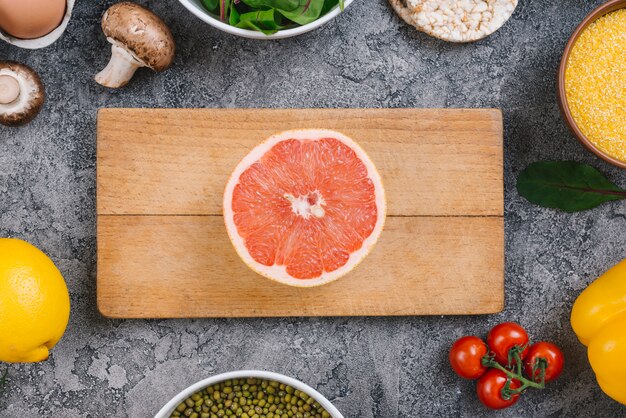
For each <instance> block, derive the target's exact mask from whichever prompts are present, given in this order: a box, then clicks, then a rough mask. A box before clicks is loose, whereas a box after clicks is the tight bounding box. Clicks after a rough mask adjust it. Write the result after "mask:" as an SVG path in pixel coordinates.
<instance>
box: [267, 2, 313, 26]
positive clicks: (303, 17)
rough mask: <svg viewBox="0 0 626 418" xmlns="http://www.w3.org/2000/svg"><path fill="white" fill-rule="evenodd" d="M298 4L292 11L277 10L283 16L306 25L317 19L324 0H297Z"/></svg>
mask: <svg viewBox="0 0 626 418" xmlns="http://www.w3.org/2000/svg"><path fill="white" fill-rule="evenodd" d="M298 1H299V3H300V5H299V6H298V7H297V8H296V9H295V10H292V11H286V10H278V12H279V13H280V14H282V15H283V16H285V17H286V18H287V19H289V20H291V21H292V22H296V23H297V24H298V25H306V24H308V23H311V22H313V21H315V20H317V19H318V18H319V17H320V16H321V14H322V8H323V7H324V0H298Z"/></svg>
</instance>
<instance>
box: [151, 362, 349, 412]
mask: <svg viewBox="0 0 626 418" xmlns="http://www.w3.org/2000/svg"><path fill="white" fill-rule="evenodd" d="M222 417H233V418H343V415H341V413H340V412H339V411H338V410H337V408H335V407H334V406H333V404H331V403H330V401H329V400H328V399H326V398H325V397H324V396H323V395H322V394H320V393H319V392H318V391H316V390H315V389H313V388H312V387H310V386H308V385H306V384H304V383H302V382H300V381H298V380H296V379H293V378H291V377H288V376H284V375H282V374H278V373H273V372H267V371H260V370H241V371H236V372H228V373H223V374H220V375H217V376H213V377H209V378H208V379H204V380H201V381H199V382H197V383H195V384H193V385H191V386H189V387H188V388H187V389H185V390H183V391H182V392H180V393H179V394H178V395H176V396H175V397H174V398H173V399H172V400H170V401H169V402H168V403H167V404H166V405H165V406H164V407H163V408H161V410H160V411H159V412H158V413H157V414H156V415H155V418H222Z"/></svg>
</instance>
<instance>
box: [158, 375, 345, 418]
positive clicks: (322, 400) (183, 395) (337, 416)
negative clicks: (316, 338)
mask: <svg viewBox="0 0 626 418" xmlns="http://www.w3.org/2000/svg"><path fill="white" fill-rule="evenodd" d="M246 377H252V378H257V379H267V380H275V381H277V382H279V383H284V384H286V385H289V386H291V387H293V388H294V389H298V390H300V391H302V392H304V393H306V394H307V395H309V396H310V397H312V398H314V399H315V400H316V401H317V402H319V404H320V405H322V406H323V407H324V409H326V411H328V413H330V415H331V416H332V417H333V418H344V417H343V415H341V412H339V410H337V408H335V406H334V405H333V404H332V403H330V401H329V400H328V399H326V397H324V395H322V394H321V393H319V392H318V391H316V390H315V389H313V388H312V387H310V386H309V385H307V384H306V383H303V382H301V381H299V380H296V379H294V378H292V377H289V376H285V375H283V374H280V373H274V372H268V371H264V370H237V371H233V372H226V373H221V374H218V375H215V376H212V377H209V378H206V379H203V380H200V381H199V382H196V383H194V384H193V385H191V386H189V387H188V388H187V389H184V390H183V391H181V392H180V393H179V394H178V395H176V396H174V397H173V398H172V400H170V401H169V402H168V403H166V404H165V406H163V408H161V410H160V411H159V412H157V414H156V415H155V416H154V418H169V417H170V415H171V414H172V412H173V411H174V409H175V408H176V407H177V406H178V404H180V403H181V402H182V401H184V400H185V399H187V398H188V397H190V396H191V395H193V394H194V393H196V392H198V391H200V390H202V389H204V388H206V387H207V386H210V385H214V384H216V383H220V382H223V381H225V380H230V379H241V378H246Z"/></svg>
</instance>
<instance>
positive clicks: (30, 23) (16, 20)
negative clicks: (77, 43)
mask: <svg viewBox="0 0 626 418" xmlns="http://www.w3.org/2000/svg"><path fill="white" fill-rule="evenodd" d="M66 7H67V4H66V0H0V29H2V31H4V32H6V33H7V34H9V35H11V36H14V37H16V38H22V39H35V38H40V37H42V36H44V35H47V34H49V33H50V32H52V31H53V30H54V29H56V28H57V27H58V26H59V25H60V24H61V21H62V20H63V16H64V15H65V8H66Z"/></svg>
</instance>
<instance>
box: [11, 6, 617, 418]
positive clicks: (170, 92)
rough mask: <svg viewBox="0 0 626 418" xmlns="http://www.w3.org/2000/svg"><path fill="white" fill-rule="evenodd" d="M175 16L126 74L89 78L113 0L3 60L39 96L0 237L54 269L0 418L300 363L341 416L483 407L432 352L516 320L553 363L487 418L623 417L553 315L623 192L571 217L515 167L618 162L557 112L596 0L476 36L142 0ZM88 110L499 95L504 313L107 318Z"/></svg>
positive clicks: (375, 10) (85, 412) (601, 260)
mask: <svg viewBox="0 0 626 418" xmlns="http://www.w3.org/2000/svg"><path fill="white" fill-rule="evenodd" d="M139 2H140V3H142V4H144V5H146V6H148V7H150V8H152V9H153V10H155V11H156V12H157V13H158V14H159V15H161V16H162V17H163V18H164V20H165V21H166V22H167V23H168V24H169V25H170V27H171V28H172V30H173V32H174V34H175V37H176V40H177V42H178V51H179V52H178V56H177V57H176V60H175V63H174V65H173V67H172V68H171V69H170V70H169V71H168V72H166V73H163V74H159V75H157V74H152V73H151V72H150V71H148V70H140V71H139V72H138V73H137V75H136V76H135V78H134V79H133V81H132V82H131V84H130V85H129V86H128V87H126V88H124V89H121V90H118V91H115V90H106V89H104V88H102V87H100V86H98V85H97V84H95V83H94V82H93V81H92V77H93V75H94V74H95V73H96V72H97V71H98V70H99V69H101V68H102V67H104V65H105V64H106V61H107V59H108V46H107V43H106V41H105V39H104V36H103V35H102V34H101V31H100V27H99V19H100V16H101V15H102V13H103V12H104V10H105V9H106V8H107V7H108V6H109V5H110V4H111V3H112V2H111V1H109V0H107V1H99V2H87V1H82V2H79V3H78V5H77V8H76V11H75V14H74V17H73V19H72V21H71V23H70V26H69V29H68V31H67V33H66V34H65V35H64V36H63V38H62V39H61V40H60V41H58V42H57V43H56V44H54V45H53V46H51V47H49V48H46V49H43V50H38V51H27V50H20V49H17V48H14V47H11V46H9V45H6V44H1V45H0V58H1V59H12V60H16V61H21V62H24V63H26V64H29V65H31V66H32V67H33V68H35V69H36V70H37V71H39V73H40V74H41V76H42V78H43V80H44V82H45V84H46V88H47V93H48V100H47V103H46V105H45V108H44V109H43V112H42V113H41V115H40V116H39V117H38V118H37V119H36V120H35V121H34V122H33V123H31V124H30V125H28V126H26V127H23V128H19V129H9V128H0V236H14V237H20V238H23V239H26V240H28V241H30V242H32V243H34V244H35V245H37V246H38V247H40V248H41V249H43V250H44V251H45V252H47V253H48V254H49V255H50V256H51V257H52V258H53V260H54V261H55V262H56V263H57V265H58V267H59V268H60V270H61V271H62V272H63V274H64V276H65V278H66V280H67V282H68V285H69V288H70V291H71V297H72V317H71V320H70V324H69V327H68V331H67V333H66V335H65V337H64V338H63V340H62V341H61V342H60V343H59V345H58V346H57V347H56V348H55V349H54V350H53V353H52V357H51V358H50V360H49V361H46V362H43V363H40V364H23V365H12V366H10V379H9V381H8V385H7V388H6V392H5V393H4V394H3V395H2V396H1V397H0V416H1V417H11V418H13V417H39V416H46V417H103V416H106V417H148V416H151V415H153V414H154V413H155V412H156V411H157V410H158V409H159V408H160V407H161V406H162V404H164V403H165V402H166V400H167V399H169V398H170V397H171V396H173V395H174V394H175V393H177V392H178V391H179V390H181V389H182V388H184V387H186V386H187V385H189V384H191V383H193V382H195V381H197V380H199V379H202V378H204V377H207V376H210V375H213V374H215V373H219V372H223V371H228V370H234V369H246V368H255V369H268V370H273V371H277V372H282V373H285V374H288V375H291V376H294V377H297V378H299V379H301V380H303V381H305V382H307V383H309V384H310V385H312V386H314V387H316V388H318V390H320V391H321V392H322V393H323V394H325V395H326V396H328V397H329V398H330V399H331V400H332V401H333V402H334V403H335V404H336V406H337V407H338V408H339V409H340V410H341V411H342V412H343V413H344V414H345V416H346V417H363V418H368V417H422V416H434V417H448V416H467V417H470V416H472V417H473V416H490V415H491V414H490V413H489V412H488V411H486V410H485V409H484V408H483V407H482V406H481V404H480V403H479V402H478V401H477V400H476V396H475V394H474V386H473V383H471V382H467V381H461V380H460V379H458V378H457V377H456V376H455V375H454V374H453V373H452V372H451V370H450V368H449V366H448V364H447V360H446V353H447V350H448V348H449V345H450V344H451V342H452V341H453V339H455V338H456V337H458V336H460V335H462V334H478V335H484V334H486V332H487V331H488V329H489V328H490V327H491V326H493V325H495V324H496V323H499V322H502V321H506V320H515V321H518V322H520V323H522V324H523V325H524V326H526V327H527V328H528V329H529V330H530V333H531V334H532V337H533V338H534V339H536V340H544V339H545V340H551V341H554V342H556V343H558V344H559V345H560V346H561V347H562V348H563V350H564V352H565V355H566V357H567V364H566V370H565V372H564V375H563V377H562V378H561V379H560V380H559V381H557V382H555V383H554V384H551V385H550V386H549V388H548V389H547V390H545V391H543V392H529V393H528V394H527V395H525V396H524V397H523V399H522V400H521V401H520V402H519V403H518V404H517V405H515V406H514V407H513V408H511V409H509V410H506V411H504V412H502V413H501V415H502V416H510V417H517V416H585V417H587V416H595V417H618V416H626V410H625V409H624V407H622V406H620V405H618V404H617V403H615V402H613V401H611V400H610V399H608V398H607V397H606V396H605V395H603V394H602V392H601V391H600V390H599V389H598V387H597V385H596V383H595V380H594V377H593V372H592V371H591V369H590V368H589V366H588V363H587V360H586V355H585V349H584V347H582V346H581V345H580V344H578V342H577V340H576V338H575V336H574V334H573V333H572V331H571V329H570V326H569V312H570V309H571V305H572V302H573V301H574V299H575V297H576V296H577V295H578V293H579V292H580V291H581V290H582V289H584V288H585V286H586V285H587V284H588V283H589V282H591V281H592V280H593V279H594V278H595V277H597V276H598V275H599V274H601V273H602V272H603V271H605V270H606V269H607V268H609V267H610V266H612V265H613V264H615V263H616V262H618V261H619V260H621V259H622V258H623V257H624V255H625V253H624V248H625V244H626V235H625V234H624V233H623V231H624V228H625V227H626V207H625V206H624V204H620V203H613V204H607V205H605V206H602V207H600V208H598V209H595V210H593V211H589V212H583V213H579V214H573V215H571V214H564V213H559V212H555V211H552V210H545V209H541V208H538V207H535V206H532V205H530V204H529V203H528V202H526V201H525V200H523V199H522V198H520V197H519V196H518V194H517V192H516V191H515V187H514V186H515V178H516V176H517V174H518V173H519V172H520V170H522V169H523V168H524V167H525V166H526V165H527V164H528V163H530V162H532V161H536V160H540V159H573V160H577V161H585V162H590V163H592V164H593V165H595V166H596V167H598V168H600V169H602V170H603V171H604V172H606V173H607V174H608V175H609V177H610V178H611V179H613V180H614V181H615V182H617V183H618V184H620V185H622V186H626V176H625V175H624V172H623V171H621V170H619V169H617V168H614V167H611V166H609V165H607V164H604V163H603V162H601V161H600V160H598V159H596V158H594V157H593V156H592V155H590V154H589V153H588V152H586V151H585V150H584V149H583V148H582V147H581V146H579V145H578V144H577V143H576V141H575V140H574V138H573V137H572V135H571V134H570V133H569V132H568V131H567V129H566V127H565V126H564V124H563V122H562V121H561V118H560V116H559V113H558V108H557V104H556V98H555V74H556V68H557V65H558V61H559V59H560V54H561V51H562V49H563V47H564V45H565V42H566V40H567V38H568V36H569V34H570V33H571V32H572V31H573V29H574V27H575V26H576V25H577V24H578V22H580V21H581V20H582V18H583V17H584V16H585V14H586V13H587V12H588V11H590V10H591V9H592V8H593V7H594V6H595V5H598V4H600V3H601V2H602V0H593V1H590V0H562V1H559V2H550V1H545V0H525V1H521V2H520V4H519V6H518V10H517V11H516V12H515V14H514V16H513V17H512V19H511V20H510V21H509V22H508V23H507V24H506V25H505V26H504V27H503V28H502V29H501V30H500V31H498V32H496V33H495V34H494V35H492V36H491V37H489V38H487V39H485V40H483V41H480V42H478V43H475V44H469V45H453V44H447V43H444V42H441V41H438V40H436V39H433V38H430V37H428V36H426V35H424V34H421V33H419V32H417V31H415V30H414V29H413V28H411V27H409V26H407V25H405V24H404V23H402V22H401V21H400V20H399V19H398V18H397V17H396V16H395V15H394V14H393V12H392V11H391V9H390V8H389V7H388V5H387V4H386V1H385V0H357V1H356V2H355V3H354V4H353V5H352V6H351V7H349V8H348V9H347V11H346V12H345V13H344V14H343V15H342V16H340V17H339V18H337V19H336V20H334V21H333V22H331V23H329V24H327V25H326V26H324V27H323V28H321V29H319V30H316V31H314V32H312V33H309V34H306V35H303V36H301V37H298V38H295V39H290V40H283V41H277V42H259V41H252V40H245V39H239V38H236V37H233V36H230V35H226V34H223V33H221V32H218V31H217V30H214V29H212V28H210V27H208V26H206V25H205V24H203V23H202V22H201V21H199V20H197V19H195V18H194V17H193V16H191V15H190V14H189V13H188V12H187V11H186V10H185V9H184V8H183V7H182V6H181V5H179V4H178V2H176V1H175V0H161V1H156V0H152V1H139ZM99 107H498V108H502V109H503V112H504V117H505V131H506V132H505V145H506V146H505V188H506V202H505V207H506V281H507V282H506V287H507V303H506V309H505V311H504V312H503V313H501V314H498V315H492V316H468V317H415V318H350V319H347V318H293V319H246V320H243V319H221V320H215V319H206V320H197V319H196V320H151V321H119V320H108V319H105V318H102V317H101V316H100V315H99V314H98V312H97V309H96V300H95V290H96V289H95V270H96V265H95V260H96V242H95V141H96V138H95V129H96V110H97V109H98V108H99Z"/></svg>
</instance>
